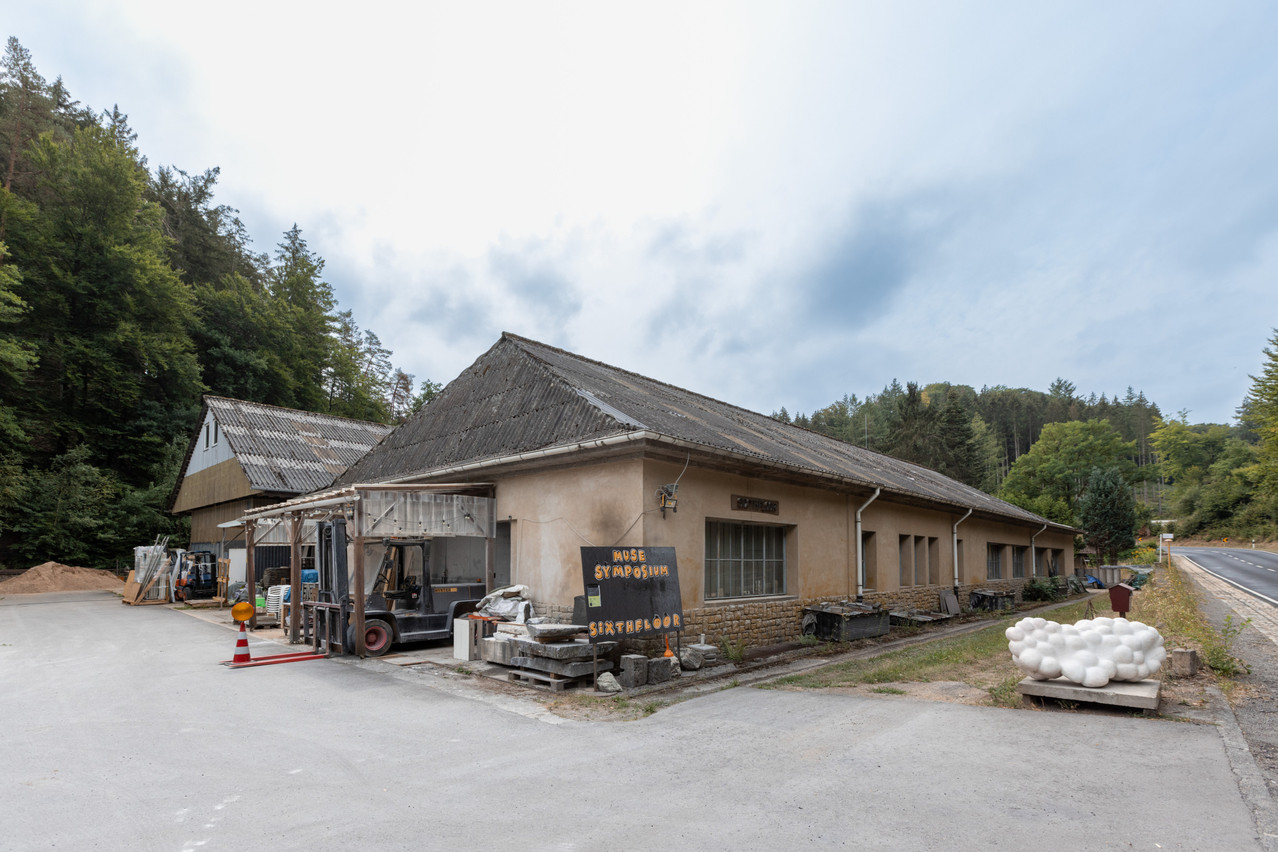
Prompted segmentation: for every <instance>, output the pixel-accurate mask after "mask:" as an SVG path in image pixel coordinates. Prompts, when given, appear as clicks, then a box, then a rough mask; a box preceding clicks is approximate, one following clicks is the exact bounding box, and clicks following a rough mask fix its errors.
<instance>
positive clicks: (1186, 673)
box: [1171, 648, 1198, 677]
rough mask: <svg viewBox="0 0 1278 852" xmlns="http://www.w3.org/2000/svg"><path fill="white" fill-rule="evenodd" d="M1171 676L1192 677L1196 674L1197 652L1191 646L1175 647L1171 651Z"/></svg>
mask: <svg viewBox="0 0 1278 852" xmlns="http://www.w3.org/2000/svg"><path fill="white" fill-rule="evenodd" d="M1171 674H1172V677H1193V676H1194V675H1196V674H1198V652H1197V651H1195V650H1193V649H1192V648H1177V649H1175V650H1174V651H1172V652H1171Z"/></svg>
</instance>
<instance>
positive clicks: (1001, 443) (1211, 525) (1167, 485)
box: [772, 333, 1278, 560]
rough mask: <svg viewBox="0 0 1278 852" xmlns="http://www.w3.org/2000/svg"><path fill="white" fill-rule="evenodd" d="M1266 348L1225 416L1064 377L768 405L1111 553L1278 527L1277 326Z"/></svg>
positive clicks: (895, 385) (1266, 533)
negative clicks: (1230, 418)
mask: <svg viewBox="0 0 1278 852" xmlns="http://www.w3.org/2000/svg"><path fill="white" fill-rule="evenodd" d="M1264 356H1265V357H1264V360H1263V362H1262V368H1261V371H1260V374H1259V375H1258V376H1255V377H1253V379H1252V386H1251V389H1250V390H1249V392H1248V393H1247V395H1246V396H1245V397H1244V399H1243V400H1242V402H1241V403H1240V405H1239V408H1238V412H1237V420H1236V423H1234V424H1231V425H1223V424H1190V423H1189V421H1188V417H1187V414H1186V413H1185V412H1180V413H1179V414H1178V415H1176V416H1173V417H1168V418H1164V417H1163V415H1162V413H1161V411H1160V410H1159V408H1158V406H1157V404H1155V403H1154V402H1152V401H1150V400H1149V399H1147V398H1146V397H1145V394H1144V393H1142V392H1137V391H1135V390H1133V389H1132V388H1130V387H1129V388H1128V389H1127V393H1126V395H1125V396H1123V397H1121V398H1120V397H1119V396H1117V395H1115V396H1113V397H1110V398H1107V397H1106V396H1105V395H1101V396H1100V397H1097V396H1096V395H1095V394H1091V395H1089V396H1087V397H1086V398H1084V397H1082V396H1081V395H1080V394H1078V392H1077V389H1076V386H1075V385H1074V384H1073V383H1071V382H1068V381H1066V380H1064V379H1059V378H1058V379H1057V380H1056V381H1054V382H1053V383H1052V385H1051V387H1049V389H1048V390H1047V391H1046V392H1042V391H1034V390H1029V389H1026V388H1008V387H1003V386H996V387H985V388H982V389H981V390H980V391H976V390H975V389H973V388H971V387H969V386H967V385H952V384H947V383H937V384H929V385H926V386H924V385H919V384H917V383H914V382H909V383H907V384H905V385H904V386H902V385H901V384H900V382H899V381H896V380H894V381H892V383H891V384H889V385H887V386H886V387H885V388H884V389H883V391H882V392H881V393H878V394H871V395H870V396H868V397H867V398H866V399H864V400H860V399H858V398H857V397H856V396H855V395H845V396H844V397H843V398H842V399H840V400H837V401H835V402H833V403H831V404H830V405H828V406H826V407H824V408H821V409H818V410H817V411H814V412H813V413H812V414H811V415H804V414H802V413H800V414H798V415H797V416H794V417H791V415H790V414H789V413H788V412H787V411H786V410H785V409H784V408H782V409H780V410H779V411H776V412H773V415H772V416H773V417H776V418H778V419H780V420H783V421H785V422H792V423H794V424H795V425H798V426H802V427H803V428H806V429H811V430H813V431H815V432H820V433H822V434H825V435H830V436H831V437H835V438H839V439H840V440H844V441H848V442H850V443H854V444H857V445H860V446H863V447H866V448H868V449H871V450H876V451H878V452H882V453H885V454H887V455H891V456H894V457H896V458H900V459H903V460H905V461H909V462H913V463H915V464H920V465H923V466H924V467H929V468H931V469H933V470H936V471H938V472H940V473H943V474H945V475H947V476H950V477H952V478H954V479H958V480H959V481H961V482H965V483H967V484H969V485H972V486H974V487H977V488H980V489H982V490H984V491H986V492H988V493H990V494H994V495H996V496H998V497H1000V498H1002V499H1004V500H1007V501H1008V502H1010V503H1013V504H1015V505H1017V506H1020V507H1022V508H1025V509H1028V510H1030V511H1032V512H1035V513H1036V514H1039V515H1041V516H1043V517H1045V518H1047V519H1049V520H1052V521H1056V522H1058V523H1062V524H1067V525H1070V526H1076V527H1079V528H1081V529H1084V530H1085V535H1084V542H1083V543H1086V544H1090V545H1094V546H1095V547H1097V549H1098V550H1099V552H1100V553H1101V554H1102V555H1104V556H1106V557H1107V558H1109V559H1111V560H1112V559H1113V558H1115V557H1116V556H1117V554H1118V553H1119V552H1121V551H1123V550H1125V549H1127V548H1129V547H1131V546H1132V545H1134V544H1135V533H1137V532H1146V533H1149V532H1156V531H1170V532H1174V533H1177V534H1180V535H1187V536H1194V537H1204V538H1221V537H1234V538H1239V539H1250V538H1261V539H1273V538H1278V333H1276V334H1275V337H1274V339H1273V340H1272V341H1271V345H1270V346H1269V347H1267V348H1266V349H1265V350H1264ZM1155 521H1159V522H1166V523H1159V524H1155V523H1154V522H1155Z"/></svg>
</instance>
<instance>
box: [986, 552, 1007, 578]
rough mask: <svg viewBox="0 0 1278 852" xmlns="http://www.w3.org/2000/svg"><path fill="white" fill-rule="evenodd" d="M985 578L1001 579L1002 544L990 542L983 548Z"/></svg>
mask: <svg viewBox="0 0 1278 852" xmlns="http://www.w3.org/2000/svg"><path fill="white" fill-rule="evenodd" d="M985 579H987V580H1001V579H1003V545H1001V544H990V545H987V546H986V550H985Z"/></svg>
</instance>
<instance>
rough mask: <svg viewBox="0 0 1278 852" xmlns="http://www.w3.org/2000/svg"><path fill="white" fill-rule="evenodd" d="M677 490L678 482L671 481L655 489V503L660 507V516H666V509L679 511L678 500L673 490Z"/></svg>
mask: <svg viewBox="0 0 1278 852" xmlns="http://www.w3.org/2000/svg"><path fill="white" fill-rule="evenodd" d="M678 490H679V483H677V482H672V483H670V484H669V485H663V486H661V487H660V488H658V489H657V505H658V506H660V507H661V517H663V518H664V517H665V516H666V509H669V510H670V511H672V512H678V511H679V500H678V498H677V497H675V492H676V491H678Z"/></svg>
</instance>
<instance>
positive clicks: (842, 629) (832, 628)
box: [803, 601, 891, 642]
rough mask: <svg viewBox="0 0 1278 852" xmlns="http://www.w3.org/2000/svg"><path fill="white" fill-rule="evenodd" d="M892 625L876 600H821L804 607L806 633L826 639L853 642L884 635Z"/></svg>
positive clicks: (804, 628)
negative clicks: (824, 601)
mask: <svg viewBox="0 0 1278 852" xmlns="http://www.w3.org/2000/svg"><path fill="white" fill-rule="evenodd" d="M889 629H891V620H890V618H889V616H888V613H887V611H886V610H884V609H883V608H881V607H879V606H878V605H877V604H864V603H853V602H851V601H839V602H837V603H820V604H813V605H812V606H806V607H804V608H803V633H804V635H805V636H815V637H816V638H818V639H823V640H825V641H827V642H851V641H852V640H854V639H868V638H871V637H874V636H883V635H884V634H886V633H887V632H888V630H889Z"/></svg>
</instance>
